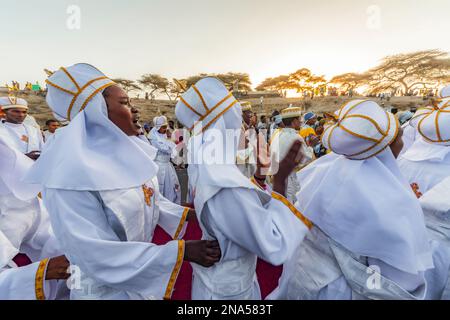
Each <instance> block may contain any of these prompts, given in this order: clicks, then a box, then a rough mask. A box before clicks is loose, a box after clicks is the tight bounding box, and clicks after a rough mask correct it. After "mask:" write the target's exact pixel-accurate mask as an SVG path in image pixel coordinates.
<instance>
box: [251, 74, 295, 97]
mask: <svg viewBox="0 0 450 320" xmlns="http://www.w3.org/2000/svg"><path fill="white" fill-rule="evenodd" d="M291 87H292V83H291V81H290V79H289V75H281V76H278V77H275V78H267V79H265V80H264V81H263V82H261V84H260V85H258V86H257V87H256V88H255V89H256V90H258V91H277V92H278V93H279V94H280V95H283V90H287V89H291Z"/></svg>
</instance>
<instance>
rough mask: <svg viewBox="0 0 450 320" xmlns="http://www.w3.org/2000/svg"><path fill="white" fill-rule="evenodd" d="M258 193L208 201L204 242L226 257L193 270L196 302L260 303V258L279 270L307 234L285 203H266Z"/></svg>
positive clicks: (236, 191) (235, 191)
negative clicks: (213, 244)
mask: <svg viewBox="0 0 450 320" xmlns="http://www.w3.org/2000/svg"><path fill="white" fill-rule="evenodd" d="M262 192H263V191H261V193H262ZM258 193H259V191H258ZM258 193H257V192H255V190H249V189H246V188H231V189H230V188H227V189H222V190H220V191H219V192H218V193H217V194H216V195H215V196H214V197H213V198H211V199H210V200H208V201H207V202H206V205H205V207H204V209H203V213H202V218H201V220H202V221H201V225H202V230H204V232H203V238H206V239H212V238H215V239H217V241H219V244H220V248H221V250H222V258H221V260H220V262H218V263H216V264H215V265H214V266H213V267H211V268H203V267H201V266H197V265H193V269H194V277H193V284H192V299H193V300H249V299H261V293H260V290H259V286H258V282H257V279H256V261H257V257H260V258H261V259H263V260H265V261H267V262H269V263H271V264H273V265H281V264H283V263H284V262H285V261H287V260H288V259H289V258H290V256H291V255H292V253H293V252H294V250H295V248H296V247H297V246H298V244H299V243H300V242H301V241H302V240H303V238H304V236H305V234H306V233H307V232H308V229H307V227H306V226H305V224H304V223H303V222H302V221H301V220H300V219H299V218H298V217H297V216H296V215H295V214H294V213H293V212H292V211H291V209H289V208H288V207H287V206H286V204H285V203H283V202H281V201H280V200H276V199H270V197H269V196H267V194H265V196H266V197H267V198H266V199H268V202H267V203H264V202H263V201H262V200H261V196H259V195H258ZM206 230H208V231H206ZM211 233H212V234H213V235H209V236H208V234H211Z"/></svg>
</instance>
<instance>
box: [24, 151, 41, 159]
mask: <svg viewBox="0 0 450 320" xmlns="http://www.w3.org/2000/svg"><path fill="white" fill-rule="evenodd" d="M25 155H26V156H27V157H28V158H30V159H32V160H35V161H36V160H37V159H39V156H40V155H41V152H40V151H31V152H29V153H26V154H25Z"/></svg>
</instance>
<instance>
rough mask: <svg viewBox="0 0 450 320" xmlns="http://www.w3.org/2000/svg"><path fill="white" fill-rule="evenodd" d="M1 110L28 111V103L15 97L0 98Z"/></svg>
mask: <svg viewBox="0 0 450 320" xmlns="http://www.w3.org/2000/svg"><path fill="white" fill-rule="evenodd" d="M0 108H1V109H2V110H8V109H16V108H19V109H25V110H28V103H27V102H26V101H25V99H22V98H16V97H13V96H9V97H0Z"/></svg>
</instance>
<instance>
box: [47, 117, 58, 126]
mask: <svg viewBox="0 0 450 320" xmlns="http://www.w3.org/2000/svg"><path fill="white" fill-rule="evenodd" d="M53 122H57V123H59V121H58V120H55V119H49V120H47V121H45V125H46V126H47V127H48V126H49V125H50V123H53Z"/></svg>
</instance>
